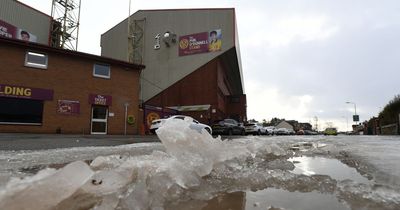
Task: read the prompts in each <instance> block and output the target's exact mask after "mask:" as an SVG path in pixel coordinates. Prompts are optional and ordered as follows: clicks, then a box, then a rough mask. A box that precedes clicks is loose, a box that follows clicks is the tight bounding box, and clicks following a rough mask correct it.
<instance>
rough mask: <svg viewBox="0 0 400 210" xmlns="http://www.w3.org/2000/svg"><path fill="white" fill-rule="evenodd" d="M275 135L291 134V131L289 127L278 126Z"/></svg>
mask: <svg viewBox="0 0 400 210" xmlns="http://www.w3.org/2000/svg"><path fill="white" fill-rule="evenodd" d="M275 135H290V131H289V129H287V128H277V129H275Z"/></svg>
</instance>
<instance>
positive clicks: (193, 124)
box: [150, 115, 212, 134]
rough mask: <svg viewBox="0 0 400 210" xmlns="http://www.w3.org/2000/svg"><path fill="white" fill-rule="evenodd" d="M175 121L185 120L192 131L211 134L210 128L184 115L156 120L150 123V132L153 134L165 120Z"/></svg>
mask: <svg viewBox="0 0 400 210" xmlns="http://www.w3.org/2000/svg"><path fill="white" fill-rule="evenodd" d="M170 119H176V120H187V121H189V122H190V126H189V127H190V128H191V129H193V130H197V131H199V132H201V130H203V129H205V130H206V131H207V132H208V133H210V134H212V129H211V127H210V126H208V125H205V124H203V123H200V122H199V121H197V120H195V119H193V118H192V117H189V116H185V115H174V116H171V117H169V118H167V119H157V120H153V121H152V122H151V126H150V131H151V132H152V133H155V131H156V130H157V129H158V128H160V127H161V126H162V125H163V124H164V123H165V122H166V121H167V120H170Z"/></svg>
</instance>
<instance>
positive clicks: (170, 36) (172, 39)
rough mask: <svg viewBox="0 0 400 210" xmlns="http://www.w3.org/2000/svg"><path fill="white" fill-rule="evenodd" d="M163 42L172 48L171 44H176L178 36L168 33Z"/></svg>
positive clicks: (165, 34)
mask: <svg viewBox="0 0 400 210" xmlns="http://www.w3.org/2000/svg"><path fill="white" fill-rule="evenodd" d="M162 40H163V42H164V43H165V45H167V47H170V45H171V43H176V34H174V33H172V32H170V31H166V32H165V33H164V35H163V38H162Z"/></svg>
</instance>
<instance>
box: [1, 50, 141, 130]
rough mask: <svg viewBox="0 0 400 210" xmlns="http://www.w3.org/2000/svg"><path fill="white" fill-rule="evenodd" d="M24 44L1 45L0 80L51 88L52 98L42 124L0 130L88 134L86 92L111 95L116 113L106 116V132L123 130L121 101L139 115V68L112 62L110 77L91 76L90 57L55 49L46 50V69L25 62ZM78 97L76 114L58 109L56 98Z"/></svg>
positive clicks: (110, 108)
mask: <svg viewBox="0 0 400 210" xmlns="http://www.w3.org/2000/svg"><path fill="white" fill-rule="evenodd" d="M26 50H28V49H25V47H24V46H14V45H7V44H6V45H2V46H1V47H0V63H1V66H0V84H10V85H18V86H26V87H32V88H43V89H52V90H54V98H53V100H52V101H45V103H44V114H43V124H42V126H21V125H18V126H16V125H0V132H28V133H55V132H56V130H57V128H59V127H60V128H61V132H62V133H76V134H82V133H85V134H88V133H90V124H91V105H90V104H89V102H88V97H89V94H101V95H110V96H112V105H111V106H110V107H109V112H112V113H114V114H115V116H114V117H109V118H108V133H109V134H123V132H124V123H125V121H124V114H125V108H124V103H125V102H128V103H129V104H130V106H129V107H128V114H129V115H134V116H135V118H137V117H138V116H137V115H138V97H139V96H138V83H139V71H137V70H132V69H130V70H129V71H127V70H126V69H124V68H125V67H121V66H119V65H113V64H111V79H102V78H96V77H93V76H92V73H93V64H94V63H96V62H95V61H93V60H90V59H86V58H81V57H77V56H70V55H64V54H60V53H54V52H43V51H39V52H42V53H47V54H48V68H47V69H46V70H41V69H35V68H30V67H25V66H24V60H25V53H26ZM60 99H63V100H77V101H80V114H79V115H76V116H70V115H60V114H58V113H57V111H56V109H57V103H58V100H60ZM127 128H128V134H135V133H137V131H138V129H137V128H138V127H137V123H136V124H135V125H133V126H130V125H128V126H127Z"/></svg>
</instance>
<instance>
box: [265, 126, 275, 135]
mask: <svg viewBox="0 0 400 210" xmlns="http://www.w3.org/2000/svg"><path fill="white" fill-rule="evenodd" d="M265 128H266V129H267V132H268V133H267V134H268V135H274V134H275V127H274V126H267V127H265Z"/></svg>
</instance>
